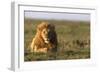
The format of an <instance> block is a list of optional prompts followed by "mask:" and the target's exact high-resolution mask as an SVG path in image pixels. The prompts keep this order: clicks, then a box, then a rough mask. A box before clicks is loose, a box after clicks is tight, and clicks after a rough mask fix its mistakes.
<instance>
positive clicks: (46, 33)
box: [41, 28, 50, 43]
mask: <svg viewBox="0 0 100 73" xmlns="http://www.w3.org/2000/svg"><path fill="white" fill-rule="evenodd" d="M49 34H50V29H48V28H45V29H43V30H42V32H41V35H42V38H43V40H44V41H45V43H49V40H50V38H49V36H50V35H49Z"/></svg>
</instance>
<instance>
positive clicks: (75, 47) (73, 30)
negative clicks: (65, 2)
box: [24, 19, 90, 61]
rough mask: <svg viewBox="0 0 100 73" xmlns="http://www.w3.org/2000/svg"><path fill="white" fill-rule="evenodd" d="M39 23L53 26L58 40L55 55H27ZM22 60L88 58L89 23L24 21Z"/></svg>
mask: <svg viewBox="0 0 100 73" xmlns="http://www.w3.org/2000/svg"><path fill="white" fill-rule="evenodd" d="M41 21H48V22H50V23H52V24H54V25H55V29H56V33H57V38H58V51H57V53H47V54H43V53H27V54H26V52H27V49H28V46H29V45H30V43H31V41H32V38H33V37H34V35H35V34H36V26H37V24H39V23H41ZM24 50H25V54H24V60H25V61H42V60H67V59H87V58H90V23H89V22H85V21H63V20H40V19H38V20H36V19H34V20H33V19H25V21H24Z"/></svg>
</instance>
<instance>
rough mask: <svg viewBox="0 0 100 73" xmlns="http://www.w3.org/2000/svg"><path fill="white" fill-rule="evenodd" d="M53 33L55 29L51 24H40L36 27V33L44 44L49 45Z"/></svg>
mask: <svg viewBox="0 0 100 73" xmlns="http://www.w3.org/2000/svg"><path fill="white" fill-rule="evenodd" d="M54 32H55V27H54V25H53V24H50V23H48V22H42V23H41V24H39V25H38V27H37V33H39V34H40V36H41V37H42V38H43V40H44V42H45V43H49V42H50V40H52V38H53V35H55V34H56V33H55V34H54Z"/></svg>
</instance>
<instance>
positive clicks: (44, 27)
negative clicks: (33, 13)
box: [31, 22, 57, 52]
mask: <svg viewBox="0 0 100 73" xmlns="http://www.w3.org/2000/svg"><path fill="white" fill-rule="evenodd" d="M31 48H32V49H33V50H34V49H35V51H41V50H42V51H45V52H46V51H48V50H53V51H54V50H57V35H56V32H55V26H54V25H53V24H50V23H48V22H42V23H40V24H38V26H37V32H36V35H35V37H34V38H33V41H32V43H31ZM44 48H45V49H44Z"/></svg>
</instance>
